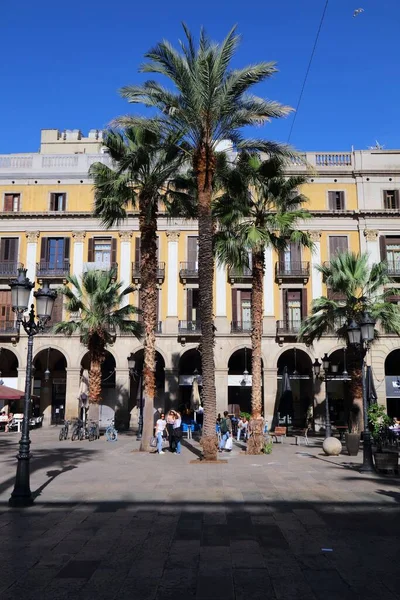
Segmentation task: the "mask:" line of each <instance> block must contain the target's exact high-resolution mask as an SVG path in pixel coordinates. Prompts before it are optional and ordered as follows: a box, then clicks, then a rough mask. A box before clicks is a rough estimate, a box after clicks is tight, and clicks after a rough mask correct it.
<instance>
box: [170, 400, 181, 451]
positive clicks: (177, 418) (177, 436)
mask: <svg viewBox="0 0 400 600" xmlns="http://www.w3.org/2000/svg"><path fill="white" fill-rule="evenodd" d="M172 437H173V439H174V443H175V454H180V453H181V439H182V418H181V415H180V414H179V413H178V412H176V411H174V424H173V426H172Z"/></svg>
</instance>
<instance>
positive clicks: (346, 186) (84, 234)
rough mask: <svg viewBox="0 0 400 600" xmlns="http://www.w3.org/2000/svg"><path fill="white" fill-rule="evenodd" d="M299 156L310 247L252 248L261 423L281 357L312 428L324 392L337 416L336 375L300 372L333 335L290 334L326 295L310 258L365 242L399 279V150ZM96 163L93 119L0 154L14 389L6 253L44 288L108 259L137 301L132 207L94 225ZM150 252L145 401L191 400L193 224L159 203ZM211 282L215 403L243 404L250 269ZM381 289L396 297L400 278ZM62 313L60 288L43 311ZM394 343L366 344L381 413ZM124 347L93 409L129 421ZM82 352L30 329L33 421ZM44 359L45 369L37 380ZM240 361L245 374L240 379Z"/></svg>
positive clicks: (0, 358)
mask: <svg viewBox="0 0 400 600" xmlns="http://www.w3.org/2000/svg"><path fill="white" fill-rule="evenodd" d="M306 158H307V161H308V163H309V164H311V165H312V167H313V171H312V174H311V175H310V178H309V181H308V183H307V184H306V185H304V186H303V188H302V190H301V191H302V193H303V194H304V195H305V196H306V197H308V199H309V203H308V206H307V208H308V209H309V210H310V212H311V214H312V218H311V219H310V220H309V221H307V222H306V223H305V224H304V228H305V229H306V230H307V231H309V232H310V234H311V237H312V239H313V241H314V246H315V247H314V250H313V252H310V251H309V250H307V249H301V248H299V247H297V246H296V245H293V244H292V245H291V246H290V247H289V248H288V249H287V251H286V252H284V253H282V254H281V255H277V254H276V253H275V252H274V251H272V250H271V249H267V251H266V254H265V265H266V270H265V279H264V317H263V332H264V333H263V342H262V344H263V346H262V349H263V394H264V413H265V415H266V416H267V418H268V419H269V421H271V420H272V417H273V415H274V414H276V413H277V412H279V405H280V397H281V393H280V385H281V374H282V370H283V368H284V367H285V366H286V367H287V368H288V369H289V372H290V373H292V375H293V373H294V375H293V376H292V394H293V423H294V424H296V423H298V424H300V423H302V422H304V419H305V414H306V412H307V408H308V407H309V406H310V405H311V406H313V410H314V418H315V422H316V425H317V427H318V426H321V427H322V426H323V421H324V399H325V395H326V393H328V395H329V398H330V400H331V403H330V404H331V410H332V415H331V417H332V420H333V421H334V422H337V423H339V422H341V421H343V420H345V419H346V393H347V392H346V383H345V382H344V381H341V380H340V379H338V380H337V381H334V382H329V384H328V385H329V386H330V388H329V389H328V390H325V389H324V385H323V383H321V382H320V381H315V380H314V379H313V374H312V368H311V365H312V362H313V361H314V360H315V358H321V357H322V356H323V355H324V354H325V353H327V354H328V355H329V356H330V357H331V358H332V364H337V365H338V367H339V371H340V370H343V369H344V367H345V353H344V351H343V343H341V342H338V341H337V339H336V338H335V337H329V336H327V337H325V338H323V339H321V340H320V341H319V342H318V343H316V344H315V346H314V347H313V348H308V347H306V346H305V345H304V344H299V343H298V342H297V341H296V335H297V332H298V329H299V326H300V323H301V320H302V319H303V318H304V317H305V316H306V315H307V313H308V311H309V309H310V305H311V302H312V300H313V299H315V298H318V297H320V296H321V295H325V294H327V293H328V294H329V290H326V287H325V284H324V282H323V281H322V278H321V275H320V274H319V272H318V271H317V270H316V266H317V265H319V264H322V263H323V262H325V261H329V260H330V258H331V256H333V255H334V254H335V253H336V252H338V251H340V250H343V249H346V248H348V249H350V250H354V251H356V252H359V251H366V252H368V254H369V257H370V258H369V259H370V261H371V264H372V263H374V262H379V261H380V260H381V259H383V258H386V259H387V260H388V262H389V265H390V266H391V268H392V274H393V277H394V278H395V280H396V282H397V281H398V282H399V283H398V284H397V283H395V286H396V287H397V285H399V287H400V211H399V193H400V192H399V190H400V151H385V150H368V151H352V152H332V153H318V152H309V153H307V155H306ZM97 161H103V162H105V163H108V162H109V157H108V155H107V154H105V153H104V152H103V148H102V135H101V132H99V131H97V130H92V131H91V132H89V135H88V136H87V137H83V136H82V134H81V133H80V132H79V131H78V130H73V131H68V132H63V133H61V132H59V131H57V130H43V131H42V139H41V149H40V152H38V153H34V154H15V155H2V156H0V348H1V350H0V371H1V377H2V379H3V381H4V382H5V383H9V384H11V385H14V386H15V387H18V388H20V389H23V386H24V379H25V369H26V342H27V339H26V336H25V334H24V333H23V332H21V333H20V334H19V335H17V332H16V329H15V323H14V314H13V313H12V311H11V294H10V291H9V287H8V280H9V279H10V277H12V276H14V275H15V274H16V270H17V267H18V265H19V264H23V265H24V266H25V268H27V270H28V273H27V275H28V277H29V278H30V279H31V280H32V281H34V282H35V284H36V285H38V284H40V282H42V281H44V280H46V281H49V283H50V285H51V287H54V288H58V287H59V286H60V285H61V284H62V283H63V281H65V277H66V276H67V275H68V274H76V275H78V276H81V275H82V273H84V272H85V271H87V270H88V269H94V268H108V267H109V266H110V265H115V266H116V267H117V270H118V278H119V279H120V280H122V281H123V282H124V283H126V284H130V283H133V284H134V286H135V292H134V293H133V294H131V297H130V298H129V302H131V303H134V304H136V305H137V306H141V304H140V270H139V260H140V249H139V244H138V239H139V231H138V219H137V215H136V214H135V213H134V212H131V213H129V216H128V218H127V220H126V222H124V223H123V224H122V225H121V226H119V227H116V228H112V229H110V230H104V229H102V227H101V226H100V224H99V222H98V220H97V219H95V218H94V217H93V216H92V210H93V202H94V195H93V184H92V181H91V180H90V178H89V177H88V169H89V167H90V165H91V164H93V163H94V162H97ZM303 171H304V167H303V164H302V163H300V162H297V161H293V164H292V165H291V167H290V169H288V173H293V174H298V173H302V172H303ZM158 251H159V272H158V274H159V278H158V288H159V291H158V294H159V306H158V326H157V374H156V375H157V393H158V399H157V404H158V405H159V406H161V407H164V408H169V407H170V406H182V405H184V404H186V403H188V402H189V401H190V391H191V384H192V381H193V373H194V371H195V369H197V370H198V372H199V373H200V374H201V364H200V356H199V353H198V352H197V350H196V348H197V346H198V343H199V340H200V323H199V320H198V262H197V260H198V259H197V223H196V222H195V221H187V220H184V219H179V218H177V219H169V218H167V217H166V216H165V215H164V214H161V215H160V217H159V221H158ZM214 285H215V294H214V307H213V308H214V315H215V327H216V333H215V335H216V343H215V366H216V387H217V401H218V411H219V412H222V411H223V410H225V409H226V408H227V406H228V405H235V404H236V405H240V407H241V409H242V410H249V408H250V394H251V343H250V319H251V293H250V289H251V274H250V272H247V271H246V270H245V271H244V272H242V273H237V272H235V271H233V270H229V269H226V268H222V267H219V266H217V267H216V270H215V284H214ZM393 301H394V302H398V301H400V290H399V297H397V296H394V297H393ZM64 317H65V312H64V309H63V306H62V298H61V297H59V298H58V299H57V301H56V305H55V308H54V311H53V316H52V323H54V322H57V321H59V320H61V319H62V318H64ZM50 325H51V324H50ZM399 347H400V344H399V340H398V338H397V337H395V336H386V335H383V336H382V337H381V339H380V340H379V342H377V343H376V344H374V347H373V351H372V353H371V361H372V364H373V369H374V374H375V379H376V386H377V392H378V396H379V401H381V402H383V403H387V405H388V410H389V412H390V413H392V414H393V415H395V414H397V413H398V412H399V411H400V394H399V396H398V397H397V396H396V394H397V389H396V387H395V385H394V383H393V382H395V379H396V377H397V375H399V376H400V361H399V358H400V350H398V348H399ZM131 354H133V355H134V356H135V358H136V360H137V367H138V370H139V371H140V365H141V361H142V349H141V345H140V343H139V342H138V341H136V340H135V339H132V338H130V337H127V336H120V337H118V338H117V340H116V342H115V344H114V345H113V346H112V347H110V348H109V352H108V356H107V360H106V362H105V364H104V368H103V380H104V394H103V397H104V398H103V399H104V406H105V409H104V410H105V412H107V411H108V413H107V414H110V415H111V414H113V413H114V412H115V413H118V417H119V418H120V421H123V422H124V423H125V424H126V425H128V424H131V425H132V424H135V421H136V416H137V403H138V398H139V396H140V389H139V388H140V379H139V381H138V380H134V379H131V378H130V376H129V370H128V363H127V357H128V356H130V355H131ZM87 364H88V363H87V353H86V350H85V348H84V347H83V346H82V345H81V344H80V339H79V336H72V337H71V338H66V337H64V336H60V335H59V336H55V335H54V334H52V333H51V328H47V330H46V331H45V332H44V333H43V334H40V335H38V336H36V338H35V359H34V366H35V374H34V384H33V385H34V387H33V391H34V394H35V395H36V396H37V398H38V400H37V401H36V402H37V404H38V407H37V408H38V410H40V412H41V413H43V414H44V417H45V423H51V422H54V421H57V420H58V419H59V418H62V417H64V416H65V417H68V418H71V417H74V416H77V414H78V410H79V408H78V389H79V378H80V373H81V369H82V368H83V367H86V366H87ZM396 364H398V365H399V367H398V369H397V367H396ZM46 368H48V369H49V370H50V372H51V378H50V381H45V380H44V371H45V370H46ZM396 369H397V370H398V373H397V371H396ZM247 371H249V376H247V375H246V376H245V377H244V376H243V373H245V372H247ZM390 378H391V379H390ZM391 383H393V385H392V386H391ZM388 390H389V391H388ZM390 390H393V391H392V392H391V391H390ZM390 394H392V395H390ZM397 416H398V415H397Z"/></svg>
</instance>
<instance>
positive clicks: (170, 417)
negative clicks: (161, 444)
mask: <svg viewBox="0 0 400 600" xmlns="http://www.w3.org/2000/svg"><path fill="white" fill-rule="evenodd" d="M174 420H175V419H174V411H173V410H170V411H169V413H168V414H167V434H168V440H169V451H170V452H173V451H174V450H175V442H174V436H173V427H174Z"/></svg>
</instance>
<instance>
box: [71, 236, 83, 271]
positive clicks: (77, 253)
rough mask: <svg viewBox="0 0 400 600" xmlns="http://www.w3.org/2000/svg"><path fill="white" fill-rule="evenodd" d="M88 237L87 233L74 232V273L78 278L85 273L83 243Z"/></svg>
mask: <svg viewBox="0 0 400 600" xmlns="http://www.w3.org/2000/svg"><path fill="white" fill-rule="evenodd" d="M85 236H86V232H85V231H73V232H72V238H73V240H74V249H73V254H72V256H73V261H74V262H73V266H72V273H73V275H76V276H77V277H82V273H83V242H84V239H85Z"/></svg>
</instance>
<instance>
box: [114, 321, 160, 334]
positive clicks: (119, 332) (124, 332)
mask: <svg viewBox="0 0 400 600" xmlns="http://www.w3.org/2000/svg"><path fill="white" fill-rule="evenodd" d="M138 321H139V323H141V324H142V325H143V319H138ZM109 330H110V333H114V334H115V333H116V330H115V329H111V328H110V329H109ZM154 331H155V333H156V334H158V333H162V321H157V324H156V326H155V329H154ZM118 335H119V336H122V337H124V336H131V335H132V334H131V332H130V331H129V332H128V331H118Z"/></svg>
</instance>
